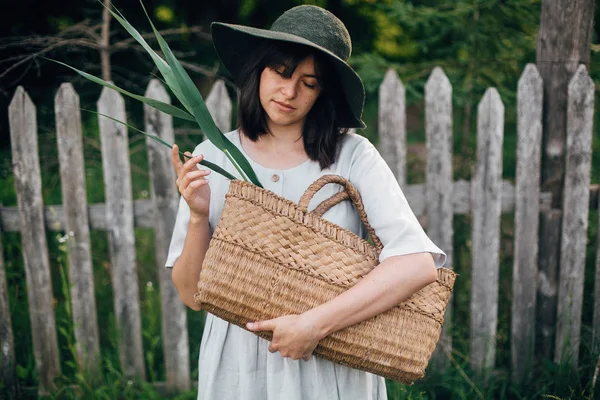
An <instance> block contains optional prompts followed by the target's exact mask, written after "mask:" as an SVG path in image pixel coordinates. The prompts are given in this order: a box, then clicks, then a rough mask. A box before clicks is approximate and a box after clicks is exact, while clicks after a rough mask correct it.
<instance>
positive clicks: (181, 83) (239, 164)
mask: <svg viewBox="0 0 600 400" xmlns="http://www.w3.org/2000/svg"><path fill="white" fill-rule="evenodd" d="M140 4H141V5H142V8H143V9H144V13H145V14H146V17H147V18H148V21H149V22H150V25H151V26H152V30H153V31H154V35H155V36H156V39H157V40H158V44H159V46H160V48H161V50H162V52H163V54H164V55H165V57H166V59H167V62H168V64H169V66H170V67H171V71H173V73H174V75H175V79H176V80H177V84H178V87H179V89H180V90H181V93H182V94H183V96H184V97H185V98H186V101H187V102H188V104H189V106H190V108H188V111H189V112H190V113H191V114H192V115H194V117H195V118H196V122H197V123H198V125H200V128H202V131H203V132H204V134H205V135H206V137H207V138H208V139H209V140H210V141H211V142H212V143H213V144H214V145H215V146H216V147H217V148H219V149H220V150H221V151H223V152H224V153H225V155H226V156H227V157H228V158H229V159H230V160H231V162H232V163H233V165H234V166H235V167H236V169H238V171H239V172H240V174H242V177H244V175H245V176H247V177H248V178H249V179H250V180H251V181H252V183H254V184H255V185H257V186H259V187H262V185H261V184H260V181H259V180H258V177H257V176H256V174H255V173H254V170H253V169H252V166H251V165H250V163H249V162H248V160H246V158H245V157H244V155H243V154H242V153H241V151H240V150H239V149H238V148H237V147H236V146H235V145H234V144H233V143H231V141H230V140H229V139H227V138H226V137H225V135H223V133H222V132H221V131H220V130H219V128H218V127H217V125H216V124H215V122H214V121H213V119H212V116H211V115H210V112H209V111H208V108H207V107H206V103H205V102H204V99H203V98H202V95H201V94H200V92H199V91H198V88H197V87H196V85H195V84H194V82H193V81H192V79H191V78H190V76H189V75H188V74H187V72H186V71H185V69H184V68H183V66H182V65H181V63H180V62H179V61H178V60H177V58H175V55H173V52H172V51H171V49H170V47H169V45H168V44H167V42H166V41H165V40H164V39H163V37H162V36H161V35H160V33H159V32H158V31H157V30H156V28H155V26H154V24H153V23H152V20H151V19H150V16H149V15H148V13H147V12H146V8H145V7H144V4H143V3H142V2H141V0H140ZM240 168H241V170H240Z"/></svg>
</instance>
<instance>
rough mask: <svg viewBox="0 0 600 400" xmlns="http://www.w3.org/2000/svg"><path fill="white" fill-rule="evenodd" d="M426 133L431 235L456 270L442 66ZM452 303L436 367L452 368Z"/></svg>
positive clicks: (448, 96)
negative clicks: (453, 260)
mask: <svg viewBox="0 0 600 400" xmlns="http://www.w3.org/2000/svg"><path fill="white" fill-rule="evenodd" d="M425 131H426V134H427V139H426V140H427V170H426V172H425V182H426V183H425V185H426V189H425V191H426V195H425V199H426V202H427V204H426V209H427V234H428V235H429V237H430V238H431V240H433V242H434V243H435V244H437V245H438V246H439V247H440V248H441V249H442V250H443V251H444V252H445V253H446V255H447V260H446V267H448V268H452V266H453V265H452V255H453V243H452V237H453V232H454V229H453V225H452V222H453V216H454V213H453V209H452V196H453V193H452V179H453V177H452V85H450V81H449V80H448V77H446V74H445V73H444V71H443V70H442V69H441V68H440V67H435V68H434V69H433V71H432V73H431V76H430V77H429V79H428V80H427V84H426V85H425ZM451 323H452V300H450V301H449V302H448V308H447V309H446V314H445V317H444V326H443V328H442V333H441V337H440V341H439V344H438V347H437V348H436V350H435V352H434V353H433V358H432V364H433V367H434V368H435V369H437V370H439V371H441V370H443V369H445V368H446V367H447V366H448V359H449V358H448V356H449V354H450V353H451V351H452V337H451V336H450V332H451V327H452V326H451Z"/></svg>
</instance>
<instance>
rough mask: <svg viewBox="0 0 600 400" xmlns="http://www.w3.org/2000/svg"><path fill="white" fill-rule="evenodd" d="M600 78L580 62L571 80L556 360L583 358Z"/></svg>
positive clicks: (575, 363)
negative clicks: (596, 90) (594, 133)
mask: <svg viewBox="0 0 600 400" xmlns="http://www.w3.org/2000/svg"><path fill="white" fill-rule="evenodd" d="M593 113H594V82H593V81H592V79H591V78H590V77H589V75H588V74H587V70H586V68H585V66H584V65H580V66H579V68H578V69H577V72H576V73H575V75H574V76H573V79H571V82H570V83H569V98H568V110H567V156H566V165H565V188H564V199H563V221H562V240H561V246H560V280H559V286H558V308H557V323H556V347H555V353H554V359H555V361H556V362H569V363H571V364H572V365H573V367H574V368H575V367H576V366H577V364H578V360H579V342H580V330H581V308H582V300H583V280H584V272H585V253H586V251H585V250H586V243H587V227H588V202H589V196H590V190H589V187H590V175H591V167H592V119H593V115H594V114H593Z"/></svg>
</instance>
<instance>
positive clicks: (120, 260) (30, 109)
mask: <svg viewBox="0 0 600 400" xmlns="http://www.w3.org/2000/svg"><path fill="white" fill-rule="evenodd" d="M568 90H569V102H568V123H567V125H568V127H567V129H568V136H567V156H566V165H565V175H566V179H565V189H564V193H565V196H564V205H565V206H564V213H563V219H562V241H561V243H560V246H561V260H560V261H561V263H560V265H561V266H562V268H561V270H560V276H559V280H554V281H553V280H551V279H549V278H548V277H538V229H539V223H538V220H539V213H540V211H542V210H548V209H549V207H550V201H551V199H550V197H549V195H548V194H545V193H540V183H539V182H540V154H541V151H540V149H541V140H542V128H541V126H542V125H541V118H542V104H543V101H542V93H543V91H542V80H541V78H540V75H539V74H538V72H537V69H536V67H535V66H534V65H527V66H526V68H525V70H524V72H523V74H522V76H521V79H520V80H519V86H518V106H517V135H518V146H517V174H516V181H515V182H516V183H515V185H513V184H511V183H510V182H508V181H503V180H502V144H503V136H504V105H503V103H502V100H501V98H500V96H499V94H498V92H497V90H496V89H493V88H490V89H488V90H487V91H486V92H485V95H484V96H483V98H482V100H481V102H480V103H479V107H478V116H477V118H478V122H477V159H476V160H475V163H474V165H475V169H474V176H473V178H472V181H471V182H467V181H456V182H453V179H452V176H453V171H452V86H451V84H450V82H449V81H448V78H447V77H446V75H445V74H444V72H443V71H442V69H441V68H435V69H434V70H433V72H432V73H431V76H430V78H429V80H428V82H427V85H426V87H425V128H426V137H427V143H426V145H427V165H426V177H425V181H426V183H425V184H416V185H406V184H405V182H406V148H407V146H406V116H405V99H404V87H403V85H402V82H401V81H400V79H399V78H398V76H397V75H396V74H395V72H393V71H389V72H388V73H387V74H386V76H385V80H384V82H383V83H382V85H381V88H380V97H379V123H378V129H379V132H378V133H379V143H380V151H381V153H382V155H383V157H384V158H385V159H386V161H387V162H388V164H389V165H390V167H391V168H392V170H393V172H394V173H395V174H396V176H397V178H398V181H399V182H400V184H401V185H402V186H403V189H404V192H405V194H406V196H407V198H408V201H409V203H410V204H411V206H412V208H413V210H414V212H415V213H416V214H417V215H418V216H420V218H421V221H423V222H424V223H425V224H426V226H427V231H428V234H429V235H430V237H431V238H432V239H433V240H434V242H436V243H437V244H438V245H439V246H440V247H441V248H442V249H443V250H444V251H445V252H446V253H447V254H448V264H447V265H448V266H449V267H452V266H453V248H452V243H453V216H454V215H457V214H471V216H472V277H471V279H472V283H471V288H472V289H471V307H470V363H471V367H472V368H473V369H474V370H475V371H477V372H479V373H484V372H486V371H489V370H490V369H491V368H493V367H494V364H495V351H496V344H495V337H496V333H497V320H498V318H497V315H498V312H497V310H498V290H499V289H498V287H499V277H498V276H499V248H500V236H499V234H500V216H501V214H502V213H506V212H512V211H514V215H515V231H514V235H515V236H514V269H513V298H512V301H513V303H512V318H511V320H512V329H511V331H512V335H511V338H512V342H511V352H512V372H513V376H514V377H515V378H520V377H522V376H523V374H525V373H526V372H527V371H528V367H529V366H530V364H531V360H532V358H533V349H534V346H533V343H534V336H535V335H534V332H535V310H536V291H537V290H538V285H537V282H538V280H539V281H540V287H539V290H541V291H546V292H547V291H548V288H554V287H555V288H557V290H556V291H555V294H554V295H555V296H557V299H558V312H557V320H556V342H555V348H556V351H555V353H556V357H555V361H557V362H563V361H568V362H571V363H573V365H577V363H578V352H579V341H580V339H579V338H580V330H581V329H580V328H581V312H582V298H583V288H584V286H583V283H584V282H583V276H584V264H585V253H586V241H587V221H588V209H589V208H590V207H594V208H595V207H597V204H596V203H597V201H598V193H597V189H596V188H592V187H591V186H590V170H591V139H592V119H593V101H594V85H593V82H592V80H591V79H590V77H589V76H588V74H587V71H586V69H585V67H584V66H580V68H579V69H578V70H577V72H576V74H575V75H574V77H573V78H572V81H571V83H570V85H569V89H568ZM146 96H149V97H154V98H157V99H161V100H162V101H166V102H168V101H170V100H169V97H168V95H167V93H166V91H165V89H164V88H163V86H162V85H161V83H160V82H159V81H157V80H152V81H151V82H150V85H149V87H148V90H147V93H146ZM207 103H208V106H209V109H210V110H211V112H212V113H213V115H214V116H215V119H216V122H217V124H218V125H219V127H220V128H221V129H222V130H224V131H227V130H229V129H230V124H231V101H230V99H229V97H228V95H227V91H226V90H225V86H224V84H223V83H222V82H217V83H216V84H215V86H214V87H213V89H212V91H211V93H210V95H209V96H208V98H207ZM97 107H98V110H99V112H101V113H104V114H107V115H110V116H112V117H114V118H117V119H119V120H122V121H125V119H126V114H125V108H124V103H123V99H122V97H121V96H120V94H118V93H117V92H115V91H112V90H109V89H104V91H103V92H102V95H101V96H100V99H99V101H98V104H97ZM55 113H56V135H57V140H58V150H59V162H60V174H61V181H62V198H63V204H62V205H60V206H45V207H44V205H43V201H42V195H41V178H40V166H39V158H38V148H37V126H36V109H35V105H34V104H33V103H32V102H31V100H30V98H29V96H28V95H27V93H26V92H25V90H24V89H23V88H22V87H19V88H18V89H17V91H16V93H15V95H14V98H13V99H12V102H11V104H10V107H9V118H10V130H11V140H12V161H13V164H14V177H15V186H16V193H17V201H18V207H4V208H0V222H1V224H0V226H1V227H2V230H3V231H6V232H20V233H21V238H22V247H23V256H24V260H25V270H26V279H27V295H28V299H29V308H30V316H31V328H32V334H33V347H34V354H35V362H36V367H37V375H38V378H39V382H40V390H41V391H44V390H45V389H47V388H49V387H51V386H52V381H53V379H54V378H56V377H57V376H58V375H59V374H60V367H59V350H58V344H57V335H56V323H55V318H54V311H53V305H52V304H53V301H52V293H51V287H52V286H51V284H50V263H49V259H48V249H47V243H46V235H45V232H46V230H48V231H64V232H66V233H67V237H68V238H69V240H68V243H69V247H68V249H69V251H68V256H69V266H70V270H69V277H70V284H71V298H72V303H73V304H72V309H73V320H74V321H73V322H74V330H75V339H76V343H77V362H78V364H79V366H80V368H82V369H83V370H86V371H89V372H91V373H92V376H93V375H96V374H95V373H96V372H98V370H99V368H100V345H99V339H98V326H97V322H96V321H97V318H96V314H97V310H96V305H95V302H94V282H93V275H92V262H91V252H90V229H98V230H105V231H107V232H108V233H109V242H110V259H111V270H112V282H113V290H114V312H115V316H116V321H117V326H118V329H119V332H120V337H119V339H120V341H119V344H120V361H121V364H122V369H123V371H124V373H125V375H126V376H130V377H137V378H141V379H144V378H145V376H146V373H145V370H144V361H143V349H142V334H141V330H140V306H139V293H138V292H139V289H138V283H137V282H138V278H137V271H136V262H135V260H136V257H135V246H134V245H135V243H134V227H135V226H139V227H150V228H154V229H155V237H156V246H155V248H156V261H157V265H156V268H157V270H158V274H159V275H158V276H159V277H160V286H159V288H160V295H161V305H162V337H163V351H164V360H165V370H166V377H167V382H166V386H167V387H169V388H174V389H187V388H189V386H190V366H189V363H188V360H189V343H188V335H187V321H186V312H185V309H184V306H183V305H182V304H181V302H180V301H179V299H178V296H177V293H176V291H175V289H174V287H173V285H172V283H171V281H170V270H169V269H165V268H164V263H165V259H166V254H167V248H168V243H169V239H170V233H171V230H172V227H173V224H174V221H175V215H176V211H177V202H178V193H177V190H176V187H175V185H174V181H175V175H174V172H173V170H172V168H171V166H170V160H169V158H170V152H169V151H167V150H166V149H165V148H164V147H161V145H157V144H156V143H155V142H154V141H152V140H147V151H148V159H149V170H150V179H151V200H132V191H131V180H130V164H129V155H128V150H129V143H128V134H127V130H126V129H125V128H124V127H123V126H122V125H119V124H117V123H115V122H113V121H111V120H109V119H106V118H103V117H99V125H100V136H101V142H102V165H103V172H104V185H105V193H106V202H105V203H104V204H87V200H86V191H85V178H84V160H83V151H82V131H81V117H80V113H79V98H78V95H77V94H76V93H75V91H74V90H73V87H72V86H71V85H70V84H63V85H62V86H61V87H60V89H59V90H58V93H57V95H56V98H55ZM145 130H146V131H147V132H150V133H154V134H156V135H159V136H160V137H162V138H163V139H164V140H165V141H167V142H171V143H172V142H174V135H173V125H172V120H171V117H170V116H167V115H165V114H162V113H160V112H158V111H156V110H154V109H152V108H149V107H146V108H145ZM0 239H1V231H0ZM0 246H1V240H0ZM0 250H1V247H0ZM598 254H599V255H598V262H597V265H596V268H597V271H600V253H598ZM599 276H600V274H598V273H596V279H597V280H598V279H600V278H599ZM459 279H460V278H459ZM595 285H596V286H595V287H596V289H595V290H596V296H595V301H596V303H595V308H594V316H595V318H594V322H593V324H594V326H593V330H594V337H595V338H597V339H600V334H599V332H600V305H599V298H600V293H598V288H599V287H600V286H599V285H600V282H598V281H596V283H595ZM546 292H545V293H546ZM546 294H547V293H546ZM7 298H8V295H7V287H6V278H5V272H4V261H3V260H2V252H1V251H0V311H1V312H0V324H1V325H0V345H1V348H2V354H3V356H2V360H1V362H0V376H2V378H3V380H4V382H6V383H8V384H9V385H11V384H14V383H15V382H14V376H15V373H14V370H15V365H14V359H15V358H14V345H13V333H12V329H11V323H10V314H9V307H8V300H7ZM452 320H453V318H452V308H451V307H449V309H448V312H447V317H446V324H445V326H444V330H443V332H442V338H441V341H440V343H441V344H440V346H438V349H437V350H436V353H435V354H434V359H433V361H434V364H435V365H436V367H437V368H444V367H445V366H446V365H447V364H448V362H447V360H448V357H447V354H448V353H449V352H450V350H451V348H452V343H451V340H450V334H449V331H450V329H451V324H452Z"/></svg>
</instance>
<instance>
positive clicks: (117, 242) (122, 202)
mask: <svg viewBox="0 0 600 400" xmlns="http://www.w3.org/2000/svg"><path fill="white" fill-rule="evenodd" d="M98 112H100V113H102V114H106V115H108V116H111V117H112V118H115V119H117V120H119V121H122V122H127V121H126V116H125V104H124V102H123V97H122V96H121V95H120V94H119V93H117V92H116V91H114V90H112V89H108V88H104V89H103V90H102V94H101V95H100V99H99V100H98ZM98 123H99V127H100V141H101V143H102V170H103V172H104V187H105V193H106V223H107V229H108V238H109V250H110V259H111V275H112V284H113V292H114V307H115V317H116V320H117V329H118V331H119V346H120V347H119V353H120V360H121V365H122V368H123V373H124V374H125V376H127V377H136V378H140V379H145V376H146V373H145V368H144V356H143V350H142V331H141V321H140V319H141V317H140V304H139V289H138V274H137V266H136V260H135V237H134V231H133V226H134V225H133V202H132V194H131V172H130V165H129V139H128V136H127V129H126V128H125V127H124V126H123V125H121V124H118V123H116V122H114V121H112V120H110V119H108V118H104V117H102V116H100V115H99V116H98Z"/></svg>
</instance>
